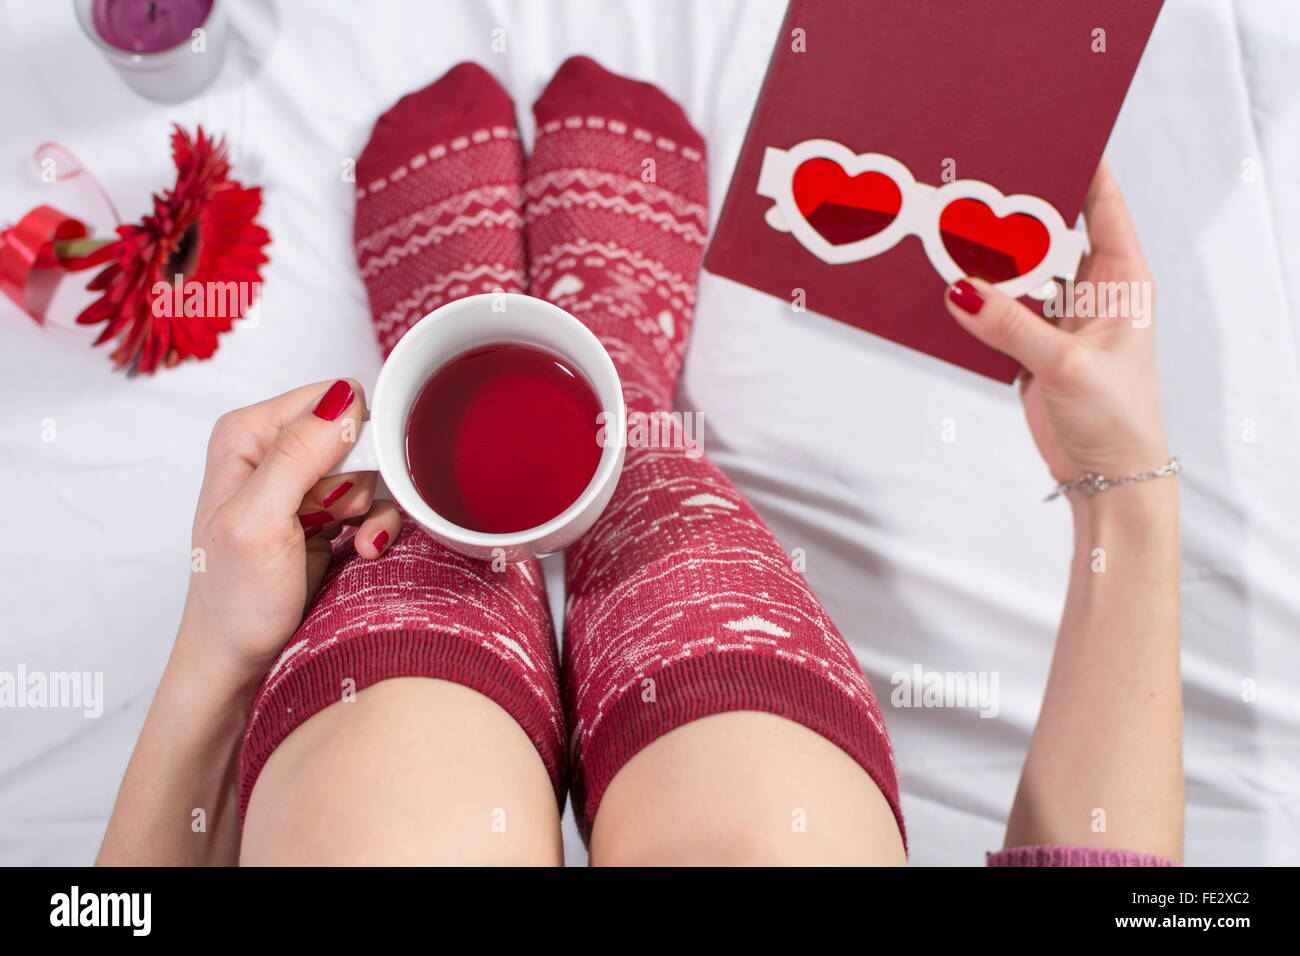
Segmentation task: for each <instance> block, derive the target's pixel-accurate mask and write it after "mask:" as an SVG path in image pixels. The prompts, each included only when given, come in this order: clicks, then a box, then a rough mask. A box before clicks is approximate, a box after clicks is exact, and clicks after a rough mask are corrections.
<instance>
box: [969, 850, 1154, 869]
mask: <svg viewBox="0 0 1300 956" xmlns="http://www.w3.org/2000/svg"><path fill="white" fill-rule="evenodd" d="M985 863H986V864H987V865H988V866H1179V864H1178V863H1174V862H1172V861H1171V860H1166V859H1165V858H1164V857H1159V856H1152V855H1151V854H1150V853H1133V852H1130V851H1129V850H1097V849H1092V848H1091V847H1082V846H1013V847H1010V848H1009V849H1006V850H997V851H996V852H993V853H986V854H985Z"/></svg>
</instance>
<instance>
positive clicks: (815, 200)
mask: <svg viewBox="0 0 1300 956" xmlns="http://www.w3.org/2000/svg"><path fill="white" fill-rule="evenodd" d="M758 194H759V195H760V196H766V197H767V198H769V199H773V200H775V201H776V202H775V205H773V206H772V208H770V209H769V210H768V211H767V217H766V218H767V224H768V225H769V226H771V227H772V228H773V229H776V230H778V231H780V232H789V233H791V234H792V235H793V236H794V237H795V238H796V239H798V240H799V243H800V244H801V245H802V246H803V247H804V248H805V249H807V250H808V251H809V252H811V253H812V254H813V255H815V256H817V258H819V259H821V260H822V261H823V262H828V263H830V264H832V265H840V264H842V263H846V262H859V261H861V260H863V259H869V258H871V257H872V256H878V255H880V254H881V253H883V252H887V251H889V250H890V249H892V248H893V247H894V246H896V245H897V244H898V243H899V241H900V240H902V239H903V237H904V236H916V237H917V238H919V239H920V240H921V243H922V245H923V246H924V247H925V254H926V255H927V256H928V257H929V259H930V263H931V265H933V266H934V269H935V271H936V272H938V273H939V275H941V276H942V277H943V279H944V281H945V282H949V283H951V282H956V281H957V280H958V279H960V278H962V277H963V276H977V277H979V278H982V279H986V280H988V281H989V282H991V283H992V284H993V285H995V286H996V287H997V288H998V289H1000V290H1001V291H1002V292H1004V293H1006V294H1007V295H1010V296H1022V295H1028V296H1032V297H1034V298H1037V299H1046V298H1049V297H1050V296H1051V295H1052V294H1053V293H1054V291H1055V286H1054V280H1056V279H1073V278H1074V275H1075V272H1076V271H1077V269H1078V267H1079V259H1080V257H1081V256H1082V255H1083V252H1084V245H1085V237H1084V234H1083V233H1081V232H1076V231H1075V230H1073V229H1070V228H1069V227H1068V226H1066V224H1065V221H1064V220H1063V219H1062V218H1061V214H1060V213H1058V212H1057V211H1056V208H1055V207H1054V206H1052V204H1051V203H1049V202H1046V201H1045V200H1042V199H1039V198H1038V197H1037V196H1028V195H1023V194H1017V195H1012V196H1004V195H1003V194H1002V192H1001V191H1000V190H998V189H997V188H996V187H994V186H990V185H989V184H988V183H985V182H981V181H979V180H977V179H958V180H955V181H953V182H950V183H945V184H944V185H942V186H938V187H935V186H930V185H928V184H926V183H919V182H917V181H916V179H915V178H914V177H913V176H912V173H911V171H910V170H909V169H908V168H907V167H906V166H904V165H903V164H902V163H900V162H899V161H898V160H896V159H894V158H893V157H890V156H885V155H884V154H882V153H854V152H853V151H852V150H850V149H848V148H847V147H845V146H843V145H841V144H840V143H837V142H834V141H833V140H829V139H809V140H804V141H803V142H802V143H799V144H797V145H796V146H793V147H792V148H790V149H788V150H787V149H777V148H775V147H768V148H767V150H766V151H765V152H764V154H763V167H762V170H761V171H760V173H759V176H758Z"/></svg>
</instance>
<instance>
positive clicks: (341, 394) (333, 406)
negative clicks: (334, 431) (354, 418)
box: [311, 379, 356, 422]
mask: <svg viewBox="0 0 1300 956" xmlns="http://www.w3.org/2000/svg"><path fill="white" fill-rule="evenodd" d="M355 397H356V396H355V395H354V394H353V392H352V386H351V385H349V384H348V383H347V382H345V381H344V380H343V379H339V380H338V381H337V382H335V383H334V384H333V385H331V386H330V388H329V391H328V392H326V393H325V394H324V395H322V396H321V400H320V401H319V402H317V403H316V407H315V408H313V409H312V410H311V413H312V414H313V415H315V416H316V417H317V418H323V419H325V421H327V422H332V421H334V419H336V418H338V417H339V416H340V415H342V414H343V413H344V412H346V411H347V410H348V406H349V405H351V404H352V399H353V398H355Z"/></svg>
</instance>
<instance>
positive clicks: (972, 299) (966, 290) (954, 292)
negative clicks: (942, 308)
mask: <svg viewBox="0 0 1300 956" xmlns="http://www.w3.org/2000/svg"><path fill="white" fill-rule="evenodd" d="M948 298H949V299H951V300H952V301H953V302H954V303H955V304H956V306H957V308H959V309H961V310H962V311H963V312H965V313H967V314H968V315H974V314H975V313H976V312H978V311H979V310H980V309H981V308H982V307H983V306H984V296H982V295H980V290H979V289H977V288H975V287H974V286H973V285H971V284H970V283H969V282H967V281H966V280H965V279H961V280H959V281H957V282H955V283H953V285H952V288H950V289H949V290H948Z"/></svg>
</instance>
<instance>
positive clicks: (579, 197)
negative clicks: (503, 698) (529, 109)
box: [525, 58, 902, 834]
mask: <svg viewBox="0 0 1300 956" xmlns="http://www.w3.org/2000/svg"><path fill="white" fill-rule="evenodd" d="M534 110H535V112H536V114H537V126H538V140H537V148H536V151H535V152H534V154H533V156H532V158H531V159H530V160H529V164H528V179H527V182H526V185H525V189H526V191H527V194H528V205H527V213H526V214H527V224H526V227H525V228H526V232H527V237H528V246H529V251H530V255H531V257H532V263H533V271H532V280H533V293H534V294H535V295H541V296H544V297H545V298H548V299H551V300H552V301H554V302H556V303H557V304H558V305H560V306H562V307H564V308H566V309H568V310H569V311H570V312H572V313H574V314H575V315H577V316H579V317H580V318H582V320H583V321H584V322H586V323H587V324H588V325H589V326H590V327H591V328H592V329H593V330H594V331H595V332H596V334H597V335H598V336H600V338H601V340H602V341H603V342H604V343H605V345H606V347H607V348H608V349H609V351H610V353H611V355H612V356H613V357H614V360H615V363H616V365H617V366H618V370H619V373H620V375H622V377H623V387H624V391H625V393H626V396H627V399H628V405H629V408H630V409H631V410H633V411H641V412H653V411H655V410H663V409H668V408H669V407H670V405H671V401H672V396H673V391H674V388H675V385H676V379H677V372H678V369H679V368H680V366H681V361H682V356H683V353H684V351H685V346H686V340H687V335H688V332H689V323H690V316H691V307H692V305H693V303H694V301H695V282H696V276H697V273H698V270H699V261H700V252H701V249H702V247H703V239H704V230H705V228H706V227H707V211H706V208H705V205H704V204H705V202H706V186H705V170H704V164H703V152H704V147H703V142H702V140H701V138H700V136H699V134H698V133H697V132H695V130H694V129H692V127H691V125H690V123H689V121H688V120H687V119H686V116H685V114H684V113H683V112H682V110H681V109H680V107H678V106H677V105H676V104H675V103H673V102H672V101H671V100H669V99H668V97H667V96H665V95H664V94H663V93H662V92H661V91H660V90H658V89H657V88H656V87H654V86H651V85H649V84H646V83H637V82H634V81H631V80H628V79H625V78H623V77H619V76H615V75H614V74H611V73H608V72H606V71H604V70H602V69H601V68H600V67H599V66H598V65H596V64H595V63H593V62H592V61H591V60H588V59H585V58H577V59H574V60H570V61H568V62H567V63H565V65H564V66H563V67H561V69H560V71H559V73H557V75H556V77H555V79H554V80H552V81H551V83H550V85H549V86H548V87H547V89H546V91H545V92H544V93H543V94H542V98H541V100H540V101H539V102H538V103H537V105H536V106H535V107H534ZM646 160H652V161H653V162H652V163H649V164H647V162H646ZM645 169H653V170H654V171H655V174H656V175H655V182H654V183H646V182H644V181H643V179H642V171H643V170H645ZM672 433H673V434H674V435H676V434H677V432H676V431H675V429H674V430H673V432H672ZM660 436H661V438H662V437H663V430H662V429H661V430H660ZM671 444H673V442H671V441H670V442H663V441H661V442H660V445H661V446H664V445H671ZM692 454H694V452H693V453H692ZM566 577H567V582H568V592H569V598H568V607H567V614H566V619H565V641H564V673H565V706H566V711H567V713H568V715H569V722H570V726H571V733H570V766H571V767H572V774H573V775H572V779H571V781H570V785H571V787H572V792H573V800H574V807H575V809H576V811H577V814H578V819H579V825H580V826H581V828H582V829H583V832H584V834H589V833H590V827H591V824H592V821H593V820H594V818H595V815H596V811H597V808H598V807H599V805H600V800H601V797H602V795H603V794H604V792H605V788H606V787H607V786H608V785H609V782H610V781H611V780H612V779H613V777H614V775H615V774H616V773H618V771H619V769H620V768H621V767H622V766H623V764H625V763H626V762H627V761H628V760H629V759H630V758H631V757H632V756H633V755H634V754H635V753H636V752H637V751H638V750H640V749H641V748H642V747H644V746H646V745H647V744H649V743H650V742H651V741H653V740H654V739H655V738H657V737H659V736H661V735H662V734H665V733H667V732H668V731H670V730H672V729H674V728H675V727H679V726H681V725H682V724H685V723H688V722H690V721H692V720H696V719H698V718H700V717H706V716H709V715H710V714H716V713H721V712H724V711H732V710H758V711H766V712H769V713H773V714H778V715H780V716H782V717H786V718H788V719H790V720H794V721H797V722H799V723H801V724H803V725H804V726H806V727H809V728H811V729H812V730H814V731H816V732H817V733H819V734H821V735H822V736H824V737H826V738H827V739H828V740H830V741H831V742H833V743H835V744H836V745H838V746H839V747H840V748H842V749H843V750H844V751H845V752H847V753H848V754H849V755H850V756H852V757H853V758H854V759H855V760H857V761H858V763H859V764H860V765H861V766H862V767H863V768H864V769H865V770H866V771H867V773H868V774H870V775H871V777H872V779H873V780H874V781H875V782H876V784H877V785H878V786H879V787H880V789H881V791H882V792H883V793H884V795H885V797H886V799H887V800H888V801H889V803H890V805H891V806H892V807H893V809H894V813H895V815H896V816H897V817H898V820H899V827H900V829H901V828H902V816H901V814H900V812H899V805H898V784H897V781H896V779H895V775H894V767H893V756H892V751H891V748H890V744H889V737H888V734H887V733H886V730H885V725H884V720H883V719H882V717H881V713H880V708H879V707H878V705H877V703H876V698H875V695H874V693H873V692H872V689H871V685H870V684H869V683H868V681H867V679H866V678H865V677H864V676H863V674H862V671H861V669H860V668H859V667H858V663H857V661H856V659H855V658H854V656H853V652H852V651H851V650H850V649H849V647H848V645H847V644H846V643H845V641H844V639H843V637H841V636H840V634H839V632H838V631H837V630H836V629H835V625H834V624H832V623H831V621H830V619H829V618H828V617H827V615H826V612H825V611H824V610H823V609H822V607H821V605H820V604H819V603H818V602H817V599H816V598H815V597H814V596H813V594H812V592H811V591H810V590H809V588H808V585H807V584H806V583H805V582H804V579H803V577H802V575H801V574H800V573H799V572H797V571H796V570H794V568H793V566H792V562H791V560H790V558H789V557H788V556H787V555H786V554H785V552H784V551H783V550H782V549H781V546H780V545H779V544H778V543H777V541H776V539H775V538H774V537H773V536H772V534H771V532H770V531H769V530H768V529H767V528H766V527H765V526H764V524H763V522H762V520H761V519H760V518H759V517H758V515H757V514H755V512H754V511H753V509H752V508H750V506H749V504H748V503H747V502H746V501H745V499H744V498H743V497H742V496H741V494H740V493H739V492H738V491H737V490H736V489H735V488H734V487H733V486H732V485H731V483H730V482H729V481H727V479H726V478H725V477H724V476H723V475H722V473H721V472H720V471H718V469H717V468H715V467H714V466H713V465H712V464H710V463H709V462H708V461H707V459H704V458H702V457H692V456H691V455H688V454H687V453H686V452H685V451H684V450H682V449H681V448H680V447H678V448H671V447H660V448H658V449H653V448H635V447H634V448H630V449H629V450H628V454H627V462H626V464H625V465H624V469H623V475H622V477H621V478H620V480H619V485H618V490H617V491H616V492H615V495H614V499H613V501H612V502H611V503H610V505H609V507H608V508H607V509H606V511H605V512H604V514H603V515H602V516H601V518H600V520H599V521H598V522H597V524H596V526H595V527H594V528H593V529H592V530H591V531H590V532H589V533H588V534H587V535H585V536H584V537H583V538H582V539H581V540H580V541H579V542H577V544H575V545H574V546H573V547H572V548H570V549H569V551H568V553H567V555H566Z"/></svg>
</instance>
